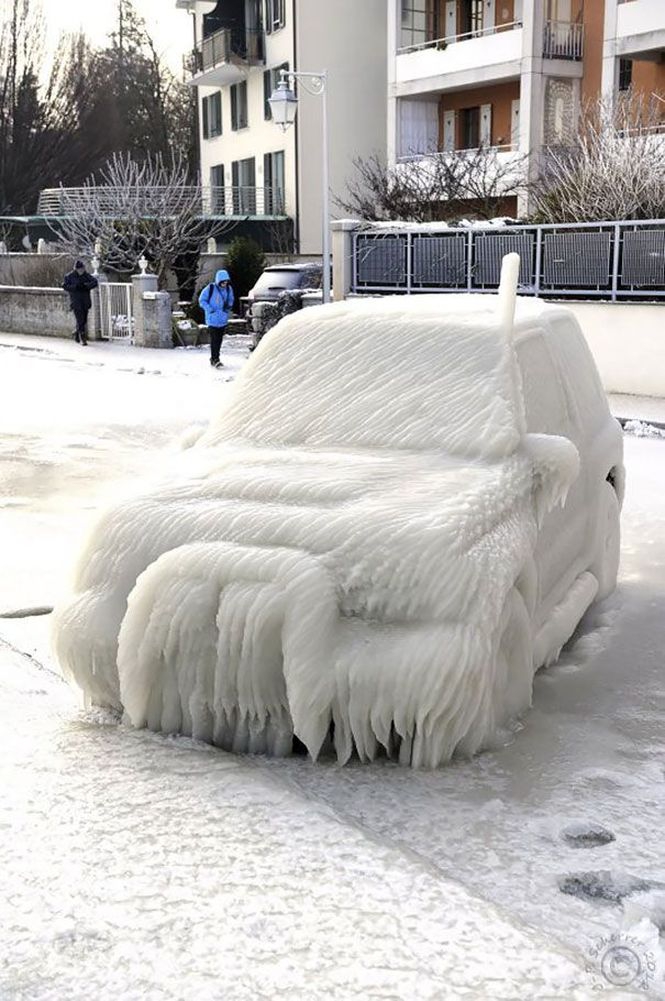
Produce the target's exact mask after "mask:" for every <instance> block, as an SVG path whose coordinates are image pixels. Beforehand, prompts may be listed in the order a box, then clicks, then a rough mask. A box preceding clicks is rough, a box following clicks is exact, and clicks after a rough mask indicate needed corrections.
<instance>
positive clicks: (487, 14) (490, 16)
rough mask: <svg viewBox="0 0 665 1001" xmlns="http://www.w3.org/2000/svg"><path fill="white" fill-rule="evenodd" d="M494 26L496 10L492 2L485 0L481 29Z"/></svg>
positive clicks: (492, 0)
mask: <svg viewBox="0 0 665 1001" xmlns="http://www.w3.org/2000/svg"><path fill="white" fill-rule="evenodd" d="M495 24H496V10H495V5H494V0H485V10H484V11H483V28H484V29H485V28H493V27H494V26H495Z"/></svg>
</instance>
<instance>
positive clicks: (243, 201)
mask: <svg viewBox="0 0 665 1001" xmlns="http://www.w3.org/2000/svg"><path fill="white" fill-rule="evenodd" d="M231 179H232V183H233V212H234V214H235V215H256V167H255V163H254V157H253V156H250V157H249V158H248V159H247V160H234V161H233V163H232V164H231Z"/></svg>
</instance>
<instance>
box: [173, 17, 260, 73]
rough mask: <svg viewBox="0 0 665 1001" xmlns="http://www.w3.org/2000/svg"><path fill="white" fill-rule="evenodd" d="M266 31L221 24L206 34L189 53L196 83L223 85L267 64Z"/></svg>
mask: <svg viewBox="0 0 665 1001" xmlns="http://www.w3.org/2000/svg"><path fill="white" fill-rule="evenodd" d="M264 59H265V56H264V45H263V32H262V31H259V30H254V29H236V28H222V29H221V30H220V31H216V32H215V33H214V34H213V35H209V36H208V37H207V38H204V39H203V41H202V42H201V44H200V45H199V46H198V48H196V49H194V51H193V52H192V53H191V54H190V55H189V56H188V57H187V60H186V68H187V70H188V71H189V73H190V74H191V79H190V80H189V83H190V84H191V85H192V86H193V87H224V86H226V85H227V84H230V83H238V82H239V81H240V80H244V79H245V77H246V76H247V70H248V69H249V68H250V67H251V66H262V65H263V64H264Z"/></svg>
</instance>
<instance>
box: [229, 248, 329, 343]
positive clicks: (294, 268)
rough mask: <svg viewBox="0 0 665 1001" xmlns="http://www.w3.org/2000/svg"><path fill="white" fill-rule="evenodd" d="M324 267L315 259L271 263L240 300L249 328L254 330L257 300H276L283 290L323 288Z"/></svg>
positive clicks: (250, 330)
mask: <svg viewBox="0 0 665 1001" xmlns="http://www.w3.org/2000/svg"><path fill="white" fill-rule="evenodd" d="M322 276H323V267H322V266H321V264H317V263H316V262H315V261H308V262H305V263H303V264H271V265H270V267H268V268H265V269H264V270H263V271H262V272H261V275H260V276H259V279H258V281H257V282H256V284H255V285H254V286H253V288H251V289H250V290H249V292H248V293H247V295H246V296H243V298H242V299H241V300H240V301H241V304H242V306H243V312H244V316H245V318H246V320H247V329H248V331H249V332H250V333H252V332H253V330H254V328H253V326H252V307H253V305H254V303H256V302H276V301H277V299H278V298H279V297H280V295H281V294H282V292H293V291H304V290H306V289H319V288H321V279H322Z"/></svg>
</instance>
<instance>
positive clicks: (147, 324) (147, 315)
mask: <svg viewBox="0 0 665 1001" xmlns="http://www.w3.org/2000/svg"><path fill="white" fill-rule="evenodd" d="M146 277H153V276H146ZM155 280H156V279H155ZM135 315H136V314H135ZM134 344H135V345H136V346H137V347H139V348H172V347H173V319H172V313H171V296H170V295H169V294H168V292H144V293H143V295H142V297H141V325H140V326H139V325H138V323H137V324H136V327H135V330H134Z"/></svg>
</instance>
